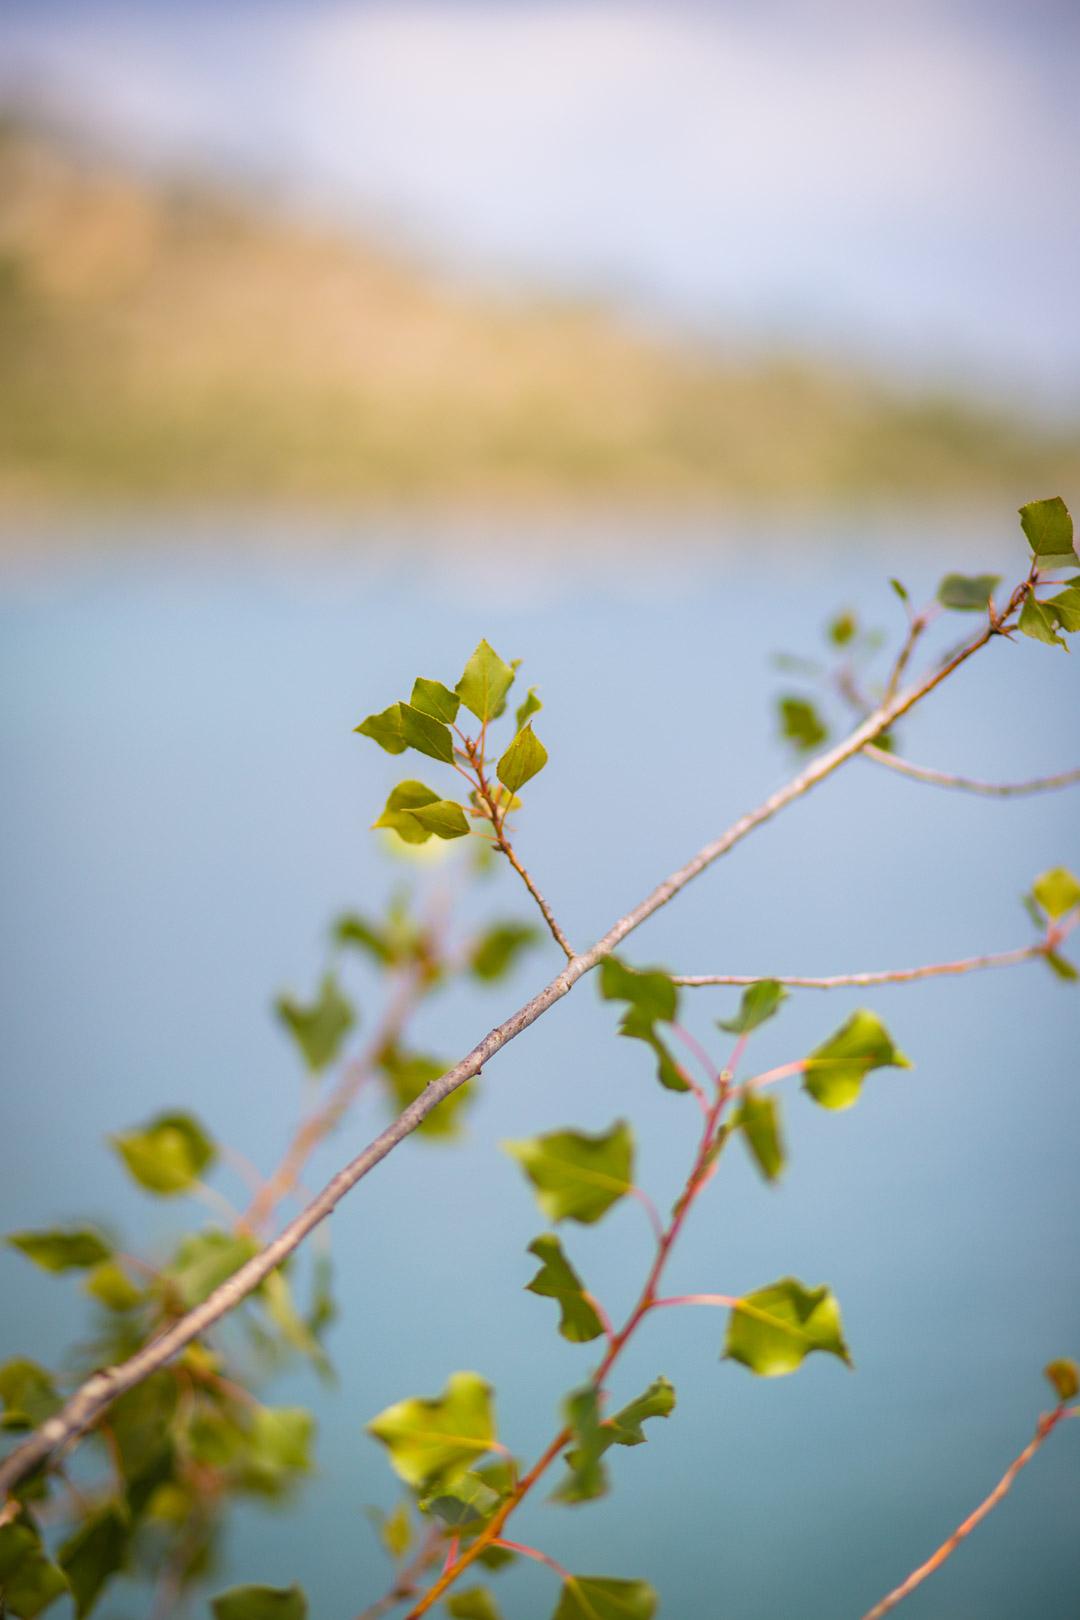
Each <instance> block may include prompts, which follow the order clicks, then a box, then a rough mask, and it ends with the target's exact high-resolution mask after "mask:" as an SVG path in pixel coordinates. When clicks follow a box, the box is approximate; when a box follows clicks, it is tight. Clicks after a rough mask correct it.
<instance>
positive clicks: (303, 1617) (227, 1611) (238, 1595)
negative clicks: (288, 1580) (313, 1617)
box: [210, 1586, 308, 1620]
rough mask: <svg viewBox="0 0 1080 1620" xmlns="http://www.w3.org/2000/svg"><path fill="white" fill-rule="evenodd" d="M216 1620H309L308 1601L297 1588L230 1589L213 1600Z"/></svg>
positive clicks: (212, 1604)
mask: <svg viewBox="0 0 1080 1620" xmlns="http://www.w3.org/2000/svg"><path fill="white" fill-rule="evenodd" d="M210 1608H211V1611H212V1613H213V1616H214V1620H307V1612H308V1606H307V1598H306V1597H305V1596H304V1594H303V1592H302V1591H301V1590H300V1588H299V1587H298V1586H287V1587H282V1586H230V1587H229V1590H228V1591H227V1592H220V1593H219V1594H218V1596H217V1597H216V1598H212V1599H211V1602H210Z"/></svg>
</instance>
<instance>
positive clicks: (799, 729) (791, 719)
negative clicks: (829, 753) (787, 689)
mask: <svg viewBox="0 0 1080 1620" xmlns="http://www.w3.org/2000/svg"><path fill="white" fill-rule="evenodd" d="M779 707H780V734H781V736H782V737H784V738H786V740H787V741H788V742H789V743H791V744H792V746H793V747H794V748H798V749H800V750H801V751H802V752H804V753H808V752H809V750H810V749H811V748H818V747H819V746H820V745H821V744H822V743H823V742H825V741H826V740H827V738H828V735H829V728H828V727H827V726H826V724H825V722H824V721H823V720H822V718H821V716H820V714H819V713H818V711H817V709H816V708H815V707H814V705H813V704H812V703H809V702H808V701H807V699H806V698H800V697H783V698H781V699H780V703H779Z"/></svg>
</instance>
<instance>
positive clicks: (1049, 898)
mask: <svg viewBox="0 0 1080 1620" xmlns="http://www.w3.org/2000/svg"><path fill="white" fill-rule="evenodd" d="M1031 892H1032V894H1033V895H1034V896H1035V899H1036V900H1037V901H1038V903H1039V905H1040V906H1041V907H1042V908H1043V910H1044V911H1045V912H1046V915H1047V916H1048V917H1053V918H1055V919H1056V918H1058V917H1064V916H1065V914H1066V912H1069V911H1072V909H1073V907H1074V906H1080V882H1077V879H1076V878H1075V877H1074V876H1073V874H1072V873H1071V872H1070V871H1069V870H1068V868H1067V867H1064V866H1055V867H1053V868H1052V869H1051V870H1050V871H1049V872H1043V873H1042V874H1041V876H1039V877H1037V878H1036V879H1035V882H1034V883H1033V884H1032V888H1031ZM11 1241H14V1239H12V1240H11Z"/></svg>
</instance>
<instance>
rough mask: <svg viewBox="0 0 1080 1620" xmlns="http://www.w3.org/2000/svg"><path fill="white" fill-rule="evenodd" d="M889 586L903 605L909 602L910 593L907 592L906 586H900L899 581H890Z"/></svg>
mask: <svg viewBox="0 0 1080 1620" xmlns="http://www.w3.org/2000/svg"><path fill="white" fill-rule="evenodd" d="M889 584H890V585H891V586H892V588H893V590H894V591H895V592H896V594H897V596H898V597H899V598H900V600H901V602H903V603H904V604H905V605H906V604H907V603H908V602H910V600H911V593H910V592H909V590H908V588H907V586H906V585H901V583H900V581H899V580H898V579H890V581H889Z"/></svg>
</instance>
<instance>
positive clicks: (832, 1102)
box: [803, 1009, 911, 1108]
mask: <svg viewBox="0 0 1080 1620" xmlns="http://www.w3.org/2000/svg"><path fill="white" fill-rule="evenodd" d="M807 1062H808V1064H809V1067H808V1069H807V1071H806V1074H805V1076H804V1078H803V1089H804V1090H805V1091H808V1092H809V1093H810V1095H811V1097H813V1099H814V1101H815V1102H817V1103H820V1104H821V1106H822V1108H850V1107H851V1105H852V1103H853V1102H855V1100H856V1098H857V1097H858V1095H859V1093H860V1091H861V1090H862V1084H863V1081H864V1080H865V1078H866V1076H867V1075H868V1074H869V1073H870V1070H871V1069H883V1068H892V1069H910V1068H911V1063H910V1062H909V1060H908V1059H907V1058H906V1057H905V1056H904V1054H903V1052H901V1051H900V1050H899V1048H898V1047H896V1046H895V1045H894V1044H893V1039H892V1036H891V1035H890V1034H889V1032H888V1030H887V1029H886V1028H885V1026H884V1024H883V1023H882V1022H881V1020H880V1019H879V1018H878V1017H877V1015H876V1014H875V1013H872V1012H866V1011H865V1009H860V1011H858V1012H854V1013H852V1015H851V1017H850V1018H849V1019H848V1020H847V1022H846V1023H845V1024H842V1025H841V1026H840V1028H839V1029H838V1030H837V1031H836V1034H835V1035H830V1037H829V1039H828V1040H827V1041H825V1042H823V1044H822V1045H821V1046H818V1047H816V1048H815V1049H814V1051H813V1052H811V1054H810V1056H809V1058H808V1059H807Z"/></svg>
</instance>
